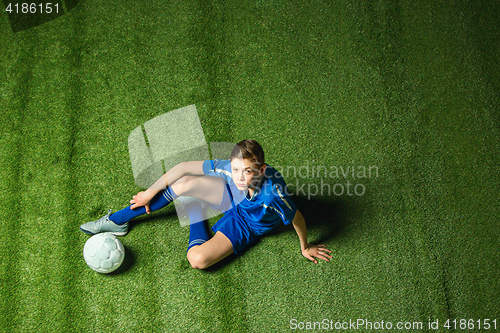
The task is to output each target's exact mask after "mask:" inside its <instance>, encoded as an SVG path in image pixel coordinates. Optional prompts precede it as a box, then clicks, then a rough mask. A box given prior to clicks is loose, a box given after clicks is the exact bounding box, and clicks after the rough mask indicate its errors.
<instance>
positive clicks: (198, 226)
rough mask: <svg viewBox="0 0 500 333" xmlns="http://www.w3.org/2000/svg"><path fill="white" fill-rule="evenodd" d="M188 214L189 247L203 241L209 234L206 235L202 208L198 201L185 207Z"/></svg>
mask: <svg viewBox="0 0 500 333" xmlns="http://www.w3.org/2000/svg"><path fill="white" fill-rule="evenodd" d="M186 208H187V212H188V215H189V245H188V251H189V249H190V248H192V247H193V246H196V245H201V244H203V243H205V242H206V241H207V240H208V239H209V238H210V236H209V235H208V231H207V227H206V225H205V219H204V215H203V208H202V207H201V204H200V203H199V202H193V203H190V204H189V205H188V206H187V207H186Z"/></svg>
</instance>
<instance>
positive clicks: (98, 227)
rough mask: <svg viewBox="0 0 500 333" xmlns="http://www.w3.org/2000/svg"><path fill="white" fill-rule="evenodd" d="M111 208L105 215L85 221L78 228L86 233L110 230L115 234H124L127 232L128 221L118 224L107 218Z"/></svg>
mask: <svg viewBox="0 0 500 333" xmlns="http://www.w3.org/2000/svg"><path fill="white" fill-rule="evenodd" d="M110 215H111V209H110V210H109V211H108V214H107V215H104V216H103V217H101V218H100V219H98V220H96V221H92V222H87V223H85V224H82V225H81V226H80V230H81V231H83V232H84V233H86V234H87V235H95V234H100V233H101V232H110V233H112V234H113V235H115V236H125V235H126V234H127V233H128V222H126V223H124V224H122V225H119V224H116V223H115V222H113V221H111V220H110V219H109V216H110Z"/></svg>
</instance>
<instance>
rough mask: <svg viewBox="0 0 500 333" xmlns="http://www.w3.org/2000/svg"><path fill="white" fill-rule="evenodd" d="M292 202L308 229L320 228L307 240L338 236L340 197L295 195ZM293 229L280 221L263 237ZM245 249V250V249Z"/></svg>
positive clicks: (343, 210) (343, 211)
mask: <svg viewBox="0 0 500 333" xmlns="http://www.w3.org/2000/svg"><path fill="white" fill-rule="evenodd" d="M293 202H294V203H295V205H296V206H297V209H298V210H299V211H300V212H301V213H302V215H303V216H304V219H305V221H306V225H307V229H308V230H315V229H320V237H319V238H317V239H311V238H310V237H309V239H308V240H309V241H310V242H311V243H315V244H324V243H328V242H331V241H332V240H333V239H335V237H336V236H338V235H339V234H340V233H341V232H342V230H343V228H344V226H345V224H346V220H347V215H348V214H347V202H345V201H344V200H342V199H341V198H337V199H336V200H333V201H332V200H326V199H321V198H311V199H308V198H307V197H301V196H295V197H293ZM288 231H293V232H295V231H294V229H293V226H292V225H291V224H290V225H284V224H283V223H280V224H279V225H278V226H277V227H276V228H274V229H273V230H272V231H271V232H269V233H268V234H266V235H265V236H263V237H266V236H270V235H278V234H281V233H283V232H288ZM258 243H259V240H257V241H255V242H253V243H252V244H250V245H249V246H248V247H247V248H246V250H248V249H250V248H252V247H254V246H255V245H257V244H258ZM246 250H245V251H246ZM237 257H238V256H237V255H236V254H232V255H230V256H228V257H226V258H224V259H223V260H221V261H219V262H218V263H216V264H214V265H212V266H210V267H208V268H207V269H205V270H204V271H205V272H214V271H217V270H219V269H221V268H223V267H225V266H227V265H228V264H230V263H231V262H233V261H234V260H235V259H236V258H237Z"/></svg>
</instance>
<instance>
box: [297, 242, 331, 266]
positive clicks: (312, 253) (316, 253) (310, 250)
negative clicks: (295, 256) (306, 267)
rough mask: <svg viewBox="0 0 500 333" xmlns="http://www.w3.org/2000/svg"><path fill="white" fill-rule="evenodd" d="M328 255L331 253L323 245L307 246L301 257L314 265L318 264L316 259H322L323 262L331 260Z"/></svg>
mask: <svg viewBox="0 0 500 333" xmlns="http://www.w3.org/2000/svg"><path fill="white" fill-rule="evenodd" d="M326 252H328V253H332V251H330V250H328V249H327V248H326V246H325V245H323V244H321V245H314V244H307V246H306V248H304V249H303V250H302V255H303V256H304V257H306V258H307V259H309V260H311V261H312V262H314V263H315V264H317V263H318V260H316V259H315V258H318V259H322V260H324V261H328V262H329V261H330V260H328V258H330V259H332V258H333V257H332V256H331V255H329V254H327V253H326Z"/></svg>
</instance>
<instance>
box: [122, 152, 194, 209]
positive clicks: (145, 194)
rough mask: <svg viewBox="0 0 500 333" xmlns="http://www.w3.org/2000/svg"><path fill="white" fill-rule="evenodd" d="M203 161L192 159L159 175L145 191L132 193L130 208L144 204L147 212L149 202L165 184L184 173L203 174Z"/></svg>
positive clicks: (169, 183) (177, 178) (172, 181)
mask: <svg viewBox="0 0 500 333" xmlns="http://www.w3.org/2000/svg"><path fill="white" fill-rule="evenodd" d="M203 162H204V161H192V162H182V163H179V164H177V165H176V166H174V167H173V168H171V169H170V170H168V171H167V173H165V174H164V175H163V176H161V178H160V179H158V180H157V181H156V182H155V183H154V184H153V185H151V187H150V188H148V189H147V190H146V191H142V192H139V193H137V194H136V195H134V197H133V198H132V200H130V203H131V204H133V205H132V206H131V207H130V208H131V209H135V208H137V207H141V206H146V211H147V212H148V213H149V202H150V201H151V199H153V197H154V196H155V195H156V194H157V193H158V192H160V191H161V190H163V189H166V188H167V186H169V185H172V184H173V183H175V182H176V181H177V180H179V179H180V178H181V177H183V176H184V175H186V174H191V175H203Z"/></svg>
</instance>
